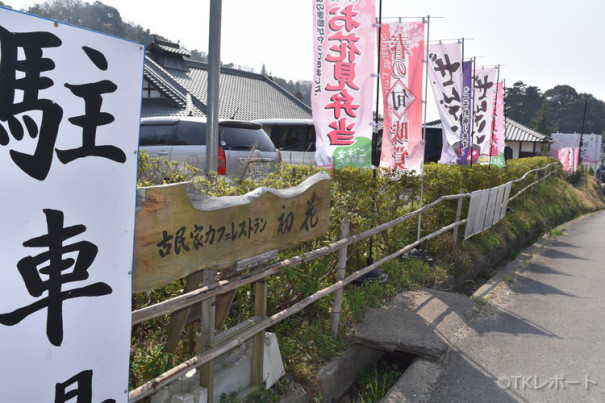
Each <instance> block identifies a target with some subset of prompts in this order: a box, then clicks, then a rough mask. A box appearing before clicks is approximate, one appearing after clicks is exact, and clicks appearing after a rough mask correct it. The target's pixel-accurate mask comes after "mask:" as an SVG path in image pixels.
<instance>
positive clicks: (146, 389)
mask: <svg viewBox="0 0 605 403" xmlns="http://www.w3.org/2000/svg"><path fill="white" fill-rule="evenodd" d="M554 165H559V163H552V164H549V165H546V166H544V167H541V168H536V169H533V170H531V171H528V172H526V173H525V174H524V175H523V176H522V177H521V178H519V179H515V180H513V181H511V182H512V183H513V184H514V183H519V182H522V181H524V180H526V179H527V178H528V177H529V175H530V174H531V173H533V172H542V171H545V170H547V173H546V174H545V175H543V176H542V177H540V178H538V179H537V180H534V181H533V182H532V183H530V184H529V185H527V186H525V187H524V188H522V189H521V190H519V191H518V192H517V193H516V194H515V195H513V196H511V197H510V198H509V201H510V200H513V199H515V198H516V197H518V196H519V195H521V194H523V193H524V192H525V191H526V190H528V189H530V188H531V187H533V186H536V185H539V184H540V183H541V182H542V181H544V180H546V179H547V178H548V177H550V176H551V175H552V174H554V173H556V169H555V170H551V167H552V166H554ZM470 197H471V194H470V193H461V194H457V195H447V196H442V197H440V198H439V199H437V200H435V201H433V202H431V203H429V204H427V205H425V206H423V207H422V208H420V209H418V210H415V211H413V212H410V213H408V214H406V215H404V216H401V217H398V218H396V219H394V220H392V221H389V222H387V223H384V224H381V225H378V226H377V227H374V228H371V229H369V230H367V231H364V232H362V233H360V234H357V235H352V236H348V223H346V222H343V225H342V228H341V230H342V238H341V239H340V240H339V241H337V242H334V243H332V244H330V245H328V246H325V247H322V248H319V249H315V250H313V251H310V252H307V253H304V254H302V255H300V256H295V257H292V258H289V259H285V260H282V261H280V262H277V263H268V264H264V265H261V266H259V267H258V268H257V269H256V270H254V271H253V272H250V273H248V274H243V275H241V276H240V278H238V279H237V280H223V281H219V282H216V283H215V284H213V285H211V286H204V287H201V288H199V289H197V290H195V291H192V292H188V293H185V294H182V295H180V296H178V297H175V298H172V299H170V300H167V301H164V302H161V303H158V304H155V305H153V306H150V307H146V308H143V309H140V310H137V311H134V312H133V313H132V323H133V325H134V324H137V323H142V322H145V321H147V320H150V319H153V318H156V317H158V316H162V315H166V314H170V313H173V312H175V311H178V310H180V309H183V308H186V307H188V306H190V305H193V304H196V303H200V302H202V301H204V300H207V299H209V298H212V297H215V296H217V295H219V294H224V293H226V292H229V291H233V290H235V289H237V288H239V287H241V286H244V285H246V284H251V283H255V282H259V281H262V280H263V279H265V278H267V277H269V276H271V275H274V274H277V273H279V272H280V271H282V270H283V269H284V268H286V267H291V266H296V265H299V264H302V263H304V262H308V261H311V260H314V259H317V258H319V257H322V256H326V255H328V254H331V253H334V252H337V251H338V252H339V254H340V258H339V264H338V267H339V269H342V270H339V273H340V274H337V279H336V282H335V283H334V284H332V285H331V286H329V287H326V288H324V289H322V290H319V291H317V292H315V293H314V294H312V295H310V296H309V297H307V298H305V299H304V300H302V301H299V302H297V303H295V304H294V305H292V306H290V307H288V308H286V309H284V310H282V311H280V312H278V313H276V314H273V315H271V316H268V317H265V318H259V317H255V318H253V319H254V320H249V321H248V323H246V324H242V326H239V325H238V326H239V328H238V329H237V332H233V333H235V334H233V335H232V337H226V336H223V337H221V335H222V333H221V334H219V335H218V336H217V341H218V340H219V339H220V340H221V341H222V342H221V343H220V344H219V345H216V346H213V347H212V348H210V349H208V350H207V351H205V352H203V353H202V354H199V355H196V356H194V357H192V358H190V359H189V360H187V361H185V362H183V363H181V364H179V365H177V366H175V367H174V368H172V369H170V370H168V371H166V372H165V373H163V374H162V375H160V376H158V377H156V378H155V379H153V380H151V381H149V382H147V383H145V384H144V385H142V386H140V387H138V388H136V389H134V390H132V391H131V392H130V393H129V400H130V401H131V402H136V401H138V400H140V399H142V398H144V397H146V396H149V395H151V394H153V393H154V392H156V391H158V390H159V389H160V388H162V387H163V386H166V385H167V384H169V383H170V382H172V381H174V380H176V379H178V378H179V377H180V376H182V375H183V374H185V373H187V372H188V371H190V370H191V369H194V368H198V367H201V366H203V365H204V364H206V363H209V362H211V361H212V360H214V359H216V358H218V357H219V356H221V355H222V354H224V353H226V352H227V351H229V350H231V349H233V348H235V347H237V346H239V345H241V344H243V343H244V342H246V341H247V340H248V339H251V338H253V337H254V336H255V335H257V334H258V333H260V332H262V331H264V330H265V329H267V328H269V327H271V326H273V325H275V324H276V323H278V322H280V321H282V320H284V319H286V318H288V317H289V316H292V315H294V314H296V313H298V312H300V311H301V310H303V309H304V308H306V307H307V306H309V305H311V304H312V303H314V302H316V301H317V300H319V299H321V298H323V297H326V296H328V295H330V294H332V293H335V294H336V295H335V305H334V310H333V322H332V334H333V335H336V332H337V329H338V320H339V314H340V302H339V301H340V299H341V298H342V289H343V288H344V287H345V286H346V285H348V284H350V283H351V282H353V281H354V280H356V279H358V278H359V277H361V276H363V275H365V274H367V273H369V272H371V271H372V270H375V269H377V268H378V267H380V266H382V265H384V264H385V263H387V262H389V261H391V260H393V259H395V258H397V257H399V256H401V255H403V254H404V253H406V252H407V251H409V250H411V249H413V248H415V247H416V246H418V245H420V244H421V243H423V242H425V241H427V240H430V239H433V238H435V237H437V236H439V235H441V234H443V233H446V232H448V231H451V230H453V231H454V238H453V241H454V242H455V241H456V235H455V234H456V233H457V229H458V227H460V226H462V225H464V224H466V222H467V219H460V214H461V210H462V202H463V200H464V199H466V198H470ZM447 200H458V207H457V212H456V221H454V222H453V223H451V224H449V225H447V226H445V227H442V228H440V229H439V230H437V231H434V232H432V233H430V234H428V235H425V236H423V237H420V238H419V239H418V240H416V241H415V242H413V243H411V244H409V245H406V246H405V247H403V248H402V249H399V250H398V251H396V252H394V253H392V254H390V255H388V256H385V257H383V258H382V259H380V260H378V261H377V262H375V263H373V264H370V265H368V266H366V267H364V268H362V269H359V270H357V271H355V272H354V273H352V274H350V275H349V276H347V277H343V275H344V267H345V266H346V250H347V247H348V246H349V245H352V244H354V243H357V242H360V241H363V240H365V239H368V238H370V237H372V236H374V235H376V234H378V233H380V232H383V231H386V230H388V229H390V228H393V227H395V226H397V225H399V224H402V223H404V222H405V221H408V220H410V219H412V218H414V217H417V216H420V215H421V214H422V213H423V212H425V211H427V210H429V209H431V208H433V207H435V206H437V205H439V204H440V203H442V202H444V201H447ZM227 332H229V330H227V331H226V332H223V333H227Z"/></svg>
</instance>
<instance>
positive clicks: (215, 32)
mask: <svg viewBox="0 0 605 403" xmlns="http://www.w3.org/2000/svg"><path fill="white" fill-rule="evenodd" d="M222 7H223V5H222V0H210V25H209V26H210V29H209V33H208V34H209V35H208V38H209V39H208V97H207V100H206V104H207V105H208V110H207V126H206V174H209V173H210V171H216V169H217V164H218V162H217V160H218V99H219V78H220V74H221V18H222Z"/></svg>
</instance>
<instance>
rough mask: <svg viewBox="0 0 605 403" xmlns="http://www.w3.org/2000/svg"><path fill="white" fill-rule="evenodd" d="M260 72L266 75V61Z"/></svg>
mask: <svg viewBox="0 0 605 403" xmlns="http://www.w3.org/2000/svg"><path fill="white" fill-rule="evenodd" d="M260 73H261V74H262V75H263V76H266V75H267V67H265V63H263V67H261V69H260Z"/></svg>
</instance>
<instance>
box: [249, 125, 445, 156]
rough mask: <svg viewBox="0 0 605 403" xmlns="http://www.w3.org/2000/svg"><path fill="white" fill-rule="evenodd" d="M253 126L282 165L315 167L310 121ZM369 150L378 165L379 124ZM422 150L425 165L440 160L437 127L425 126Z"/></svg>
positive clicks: (440, 136) (440, 143)
mask: <svg viewBox="0 0 605 403" xmlns="http://www.w3.org/2000/svg"><path fill="white" fill-rule="evenodd" d="M253 122H256V123H260V124H261V125H263V129H264V130H265V131H266V132H267V134H268V135H269V137H271V141H273V144H275V146H276V147H277V148H279V150H280V151H281V153H282V158H283V161H284V162H285V163H288V164H297V165H301V164H304V165H317V164H316V162H315V126H314V125H313V120H312V119H258V120H254V121H253ZM379 127H380V129H379V130H378V134H377V136H376V139H375V145H374V146H373V150H372V163H373V164H374V165H378V164H379V162H380V148H381V145H382V122H381V123H380V125H379ZM425 140H426V141H425V148H424V158H425V162H437V161H438V160H439V158H440V157H441V147H442V134H441V127H439V126H427V127H426V139H425Z"/></svg>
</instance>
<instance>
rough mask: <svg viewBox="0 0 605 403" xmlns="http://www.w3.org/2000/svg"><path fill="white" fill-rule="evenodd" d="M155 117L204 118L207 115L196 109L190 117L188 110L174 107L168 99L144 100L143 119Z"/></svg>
mask: <svg viewBox="0 0 605 403" xmlns="http://www.w3.org/2000/svg"><path fill="white" fill-rule="evenodd" d="M153 116H198V117H204V116H205V115H204V114H203V113H202V112H201V111H199V110H198V109H196V108H194V109H193V112H192V114H191V115H190V114H189V113H188V112H187V111H186V109H183V108H180V107H177V106H174V104H172V103H170V102H169V101H168V100H167V99H166V98H143V103H142V107H141V117H142V118H147V117H153Z"/></svg>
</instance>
